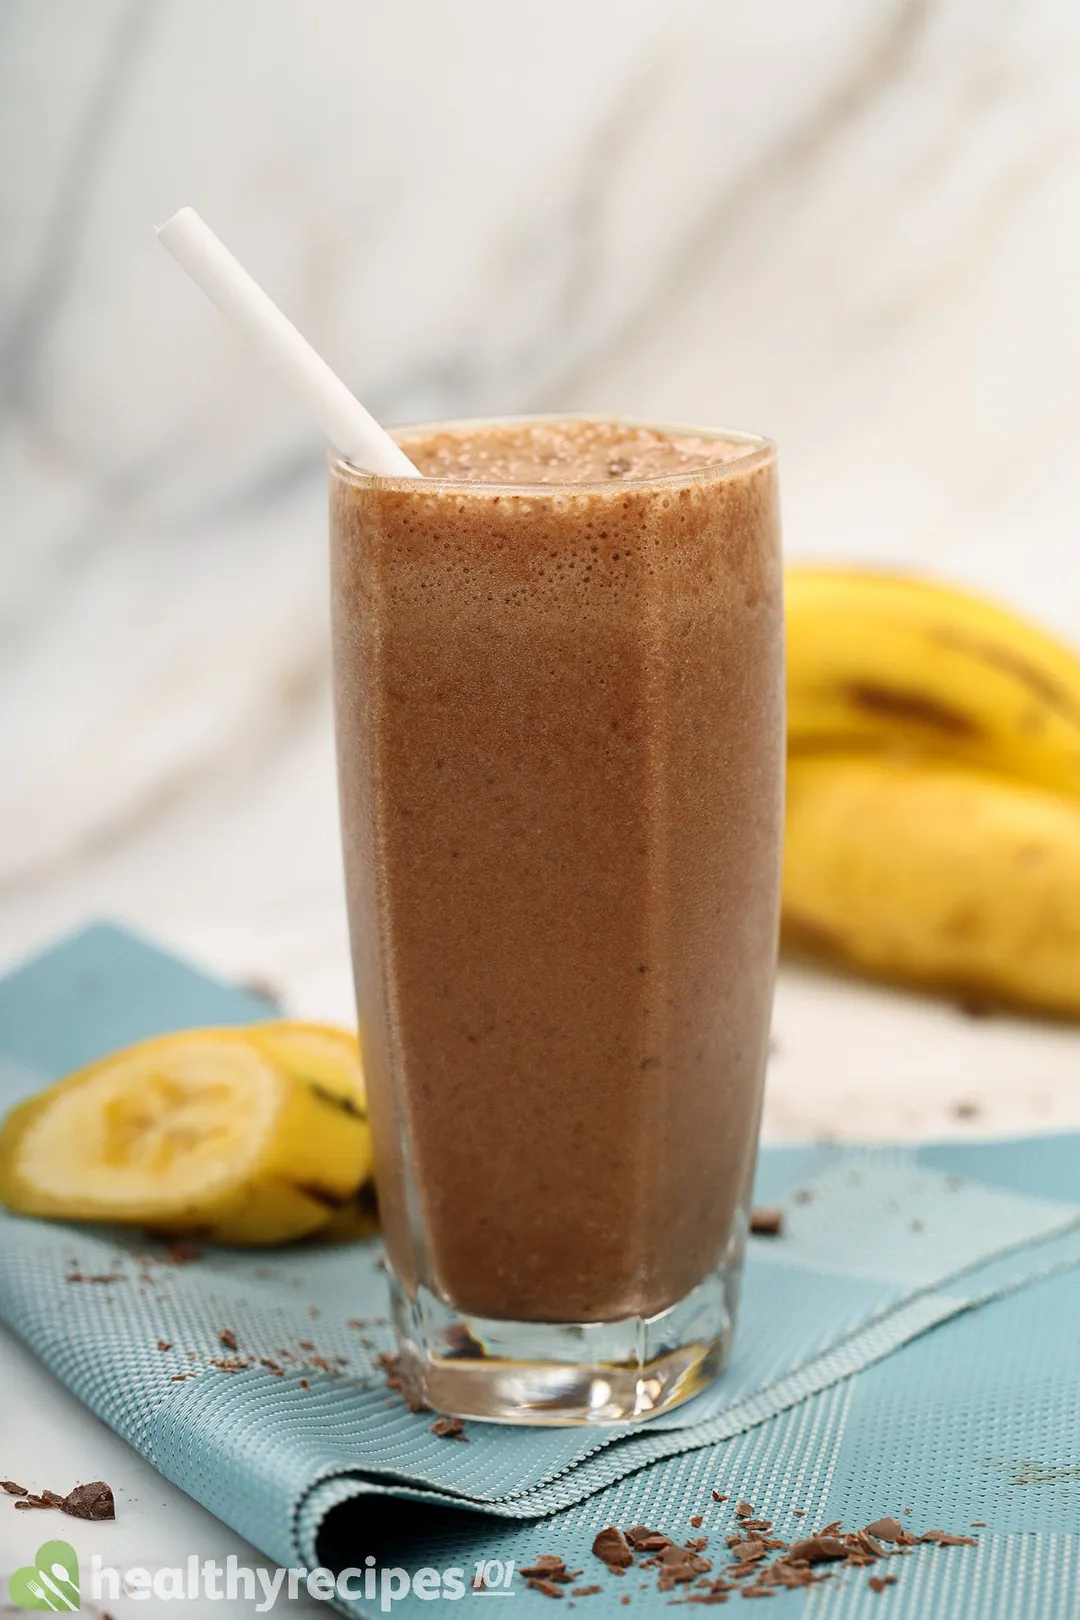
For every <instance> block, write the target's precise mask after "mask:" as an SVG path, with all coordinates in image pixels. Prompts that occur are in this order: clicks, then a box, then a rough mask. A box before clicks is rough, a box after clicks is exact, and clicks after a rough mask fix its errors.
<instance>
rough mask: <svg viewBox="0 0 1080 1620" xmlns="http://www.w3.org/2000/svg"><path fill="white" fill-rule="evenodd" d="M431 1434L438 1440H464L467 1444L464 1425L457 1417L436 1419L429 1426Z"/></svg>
mask: <svg viewBox="0 0 1080 1620" xmlns="http://www.w3.org/2000/svg"><path fill="white" fill-rule="evenodd" d="M431 1432H432V1434H437V1435H438V1437H439V1439H440V1440H464V1441H465V1442H466V1443H468V1439H469V1437H468V1435H467V1434H466V1433H465V1425H464V1423H462V1421H461V1419H460V1418H459V1417H437V1418H436V1419H435V1421H434V1423H433V1424H432V1425H431Z"/></svg>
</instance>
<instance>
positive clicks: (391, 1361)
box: [375, 1350, 431, 1412]
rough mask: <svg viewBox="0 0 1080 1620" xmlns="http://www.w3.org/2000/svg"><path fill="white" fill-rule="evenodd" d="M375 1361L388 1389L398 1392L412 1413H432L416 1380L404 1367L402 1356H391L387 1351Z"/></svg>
mask: <svg viewBox="0 0 1080 1620" xmlns="http://www.w3.org/2000/svg"><path fill="white" fill-rule="evenodd" d="M375 1360H376V1362H377V1364H378V1365H379V1367H380V1368H381V1369H382V1373H383V1377H384V1378H385V1380H386V1387H387V1389H393V1390H396V1391H397V1393H398V1394H399V1395H400V1396H401V1398H402V1400H403V1401H404V1402H405V1405H406V1406H407V1407H408V1408H409V1411H410V1412H430V1411H431V1408H430V1406H429V1405H428V1404H427V1402H426V1401H425V1400H424V1398H423V1396H422V1395H421V1393H420V1391H419V1389H418V1388H417V1386H416V1383H415V1380H414V1379H413V1378H412V1377H411V1376H410V1374H409V1373H408V1372H407V1370H406V1369H405V1368H404V1367H403V1366H402V1363H401V1358H400V1356H392V1355H389V1354H388V1353H387V1352H386V1351H385V1350H384V1351H383V1352H382V1353H381V1354H380V1355H378V1356H376V1357H375Z"/></svg>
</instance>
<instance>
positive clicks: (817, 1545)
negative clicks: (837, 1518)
mask: <svg viewBox="0 0 1080 1620" xmlns="http://www.w3.org/2000/svg"><path fill="white" fill-rule="evenodd" d="M787 1556H788V1561H789V1562H790V1563H793V1564H794V1563H806V1564H823V1563H828V1562H830V1561H831V1560H832V1559H834V1558H846V1557H847V1548H846V1547H845V1546H844V1543H843V1542H842V1541H838V1540H837V1538H836V1537H835V1536H824V1535H822V1536H807V1538H806V1540H805V1541H793V1542H792V1543H791V1546H790V1547H789V1548H788V1552H787Z"/></svg>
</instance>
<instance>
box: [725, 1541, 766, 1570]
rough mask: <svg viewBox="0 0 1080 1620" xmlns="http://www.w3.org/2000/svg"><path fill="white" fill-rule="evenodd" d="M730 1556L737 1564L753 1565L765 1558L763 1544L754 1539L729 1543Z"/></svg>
mask: <svg viewBox="0 0 1080 1620" xmlns="http://www.w3.org/2000/svg"><path fill="white" fill-rule="evenodd" d="M728 1545H729V1546H730V1547H731V1552H732V1556H733V1557H734V1559H735V1562H736V1563H737V1564H753V1563H756V1562H757V1560H758V1559H759V1558H764V1556H765V1543H764V1542H763V1541H758V1539H757V1538H756V1537H754V1538H753V1539H752V1540H749V1541H738V1540H736V1541H735V1542H734V1543H731V1542H729V1543H728Z"/></svg>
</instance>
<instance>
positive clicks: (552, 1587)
mask: <svg viewBox="0 0 1080 1620" xmlns="http://www.w3.org/2000/svg"><path fill="white" fill-rule="evenodd" d="M525 1585H526V1586H531V1587H532V1589H533V1591H534V1592H542V1593H543V1594H544V1596H545V1597H549V1598H561V1597H565V1596H566V1593H565V1592H564V1591H563V1589H562V1587H561V1586H558V1585H557V1584H556V1583H555V1582H554V1581H549V1580H545V1579H544V1578H543V1577H542V1576H540V1577H536V1576H533V1578H532V1579H531V1580H527V1581H526V1582H525Z"/></svg>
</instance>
